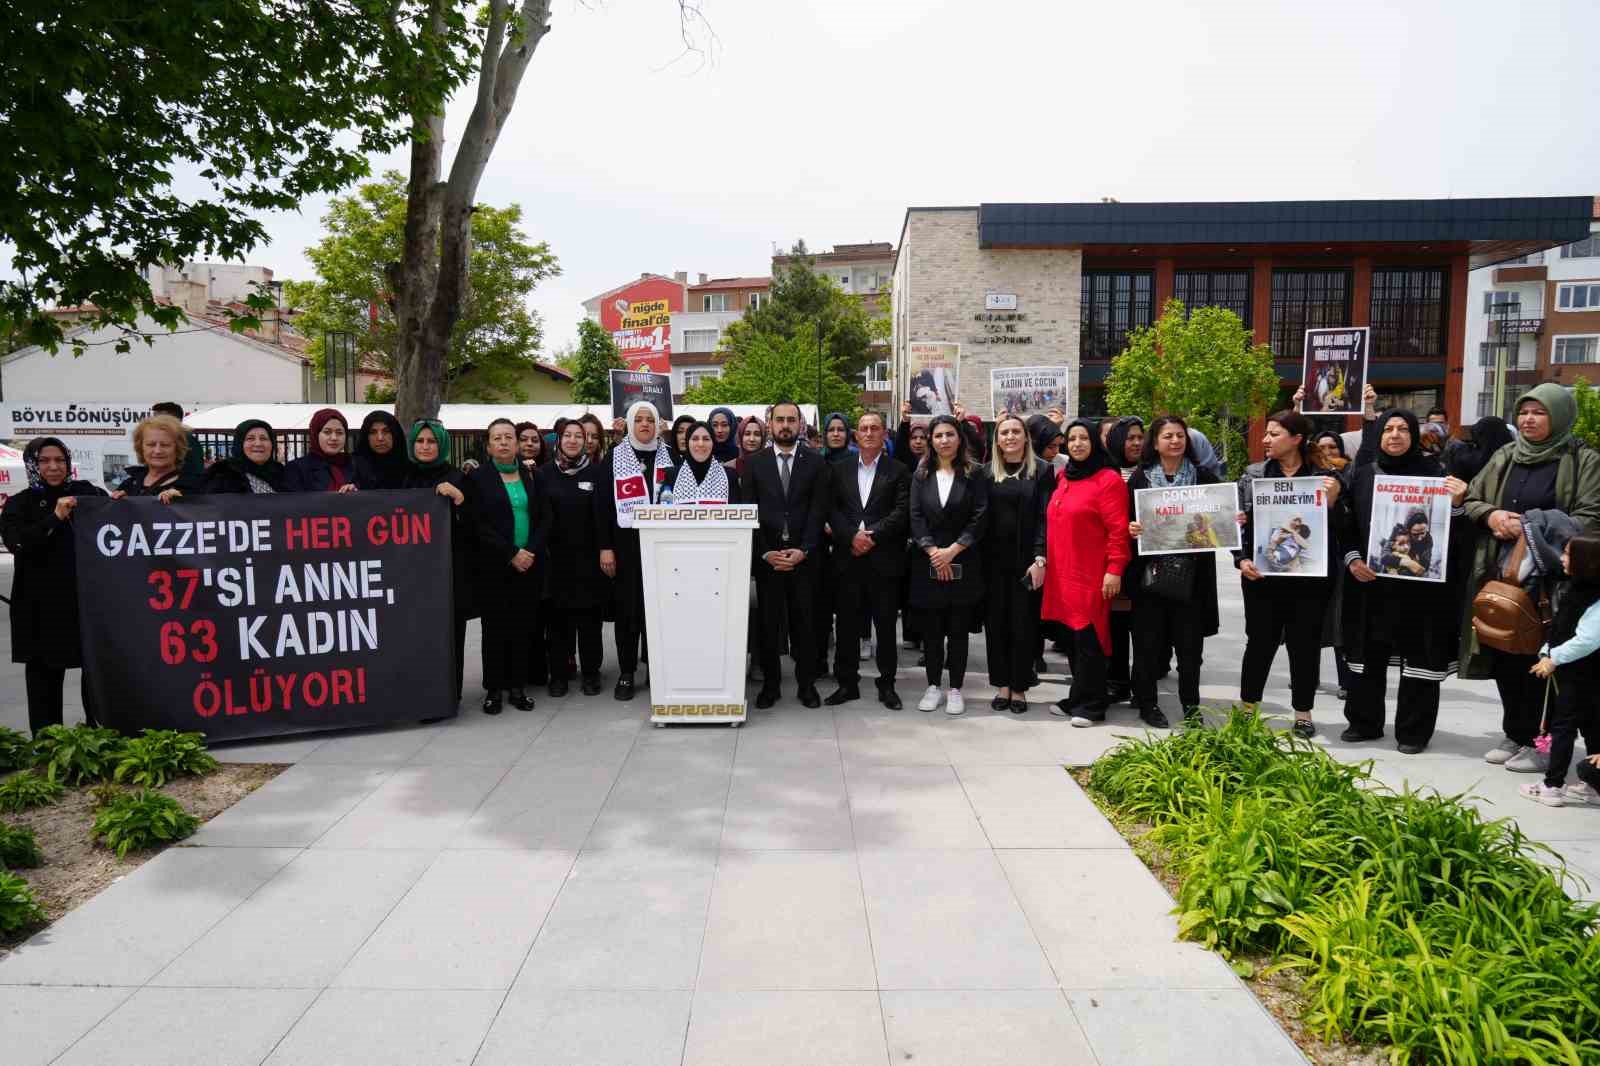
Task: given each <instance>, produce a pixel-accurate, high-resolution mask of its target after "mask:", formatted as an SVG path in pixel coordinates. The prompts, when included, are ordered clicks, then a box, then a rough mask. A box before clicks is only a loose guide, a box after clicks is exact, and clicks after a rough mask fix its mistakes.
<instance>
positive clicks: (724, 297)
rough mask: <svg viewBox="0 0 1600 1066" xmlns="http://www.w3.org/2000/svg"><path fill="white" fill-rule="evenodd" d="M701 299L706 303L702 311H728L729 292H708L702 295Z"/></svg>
mask: <svg viewBox="0 0 1600 1066" xmlns="http://www.w3.org/2000/svg"><path fill="white" fill-rule="evenodd" d="M701 300H702V301H703V302H704V304H705V306H703V307H702V308H701V310H702V311H726V310H727V309H728V294H727V293H725V292H708V293H705V294H704V295H703V296H702V297H701Z"/></svg>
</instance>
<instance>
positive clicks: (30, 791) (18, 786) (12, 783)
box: [0, 770, 66, 812]
mask: <svg viewBox="0 0 1600 1066" xmlns="http://www.w3.org/2000/svg"><path fill="white" fill-rule="evenodd" d="M65 791H66V789H65V788H63V787H62V785H61V782H59V781H52V780H50V779H49V778H48V777H46V776H44V775H43V774H41V773H39V772H38V771H36V770H27V771H24V772H23V773H20V774H12V775H11V776H10V777H8V778H6V779H5V780H4V781H0V811H12V812H15V811H26V810H29V809H30V808H33V807H43V806H44V805H45V804H47V803H54V802H55V801H56V800H58V799H60V798H61V794H62V793H63V792H65Z"/></svg>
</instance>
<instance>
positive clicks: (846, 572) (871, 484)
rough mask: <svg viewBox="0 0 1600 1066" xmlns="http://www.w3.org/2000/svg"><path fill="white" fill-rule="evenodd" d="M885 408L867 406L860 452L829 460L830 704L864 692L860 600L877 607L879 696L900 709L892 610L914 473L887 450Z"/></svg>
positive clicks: (874, 613)
mask: <svg viewBox="0 0 1600 1066" xmlns="http://www.w3.org/2000/svg"><path fill="white" fill-rule="evenodd" d="M883 441H884V424H883V416H882V415H881V414H879V413H878V412H876V411H868V412H867V413H866V414H864V415H862V416H861V419H860V421H858V422H857V423H856V447H857V448H858V449H859V454H858V455H855V456H853V457H851V458H849V459H844V460H841V461H839V462H837V463H833V464H831V465H830V466H829V467H828V475H829V481H830V485H829V489H830V490H831V491H830V492H829V500H830V502H829V505H828V528H829V529H831V530H832V532H833V557H832V560H831V564H832V566H833V569H834V574H835V577H834V591H835V596H836V602H837V608H838V619H839V639H838V642H837V645H836V646H835V649H834V655H833V676H834V678H835V679H836V680H837V681H838V682H839V688H838V691H836V692H834V693H833V694H832V695H831V696H829V697H828V699H827V704H828V706H830V707H837V706H839V705H840V704H842V703H849V702H850V701H851V700H854V699H860V698H861V665H860V662H859V660H858V657H857V655H856V645H857V644H858V643H859V642H860V639H861V636H862V634H861V606H862V603H863V602H865V603H866V605H867V609H868V610H869V611H870V612H871V614H872V628H873V630H874V631H875V632H876V633H877V634H878V649H877V657H878V702H879V703H882V704H883V705H884V706H886V707H888V708H889V709H890V710H896V711H897V710H899V709H900V697H899V696H898V695H897V694H896V693H895V690H894V674H895V670H896V668H897V667H898V665H899V652H898V650H897V646H896V644H895V639H894V618H895V614H896V612H897V611H898V610H899V607H900V578H901V576H902V575H903V574H904V573H905V568H906V534H907V532H908V531H909V530H910V528H911V505H910V502H909V501H910V495H909V487H910V484H911V476H910V473H909V472H908V471H907V470H906V468H905V467H904V466H903V465H901V464H900V463H897V462H895V461H894V460H893V459H891V458H889V457H888V456H887V455H885V454H884V452H883Z"/></svg>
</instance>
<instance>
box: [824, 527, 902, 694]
mask: <svg viewBox="0 0 1600 1066" xmlns="http://www.w3.org/2000/svg"><path fill="white" fill-rule="evenodd" d="M834 590H835V599H834V604H835V607H836V609H837V612H838V626H839V639H838V641H837V642H836V643H835V645H834V649H833V677H834V680H836V681H838V682H839V687H840V688H856V687H858V686H859V685H860V684H861V653H860V645H861V639H862V637H864V636H865V635H866V634H867V629H866V628H865V627H864V626H863V625H862V619H863V617H865V618H866V619H867V620H869V621H870V622H871V625H872V632H875V633H877V635H878V650H877V665H878V687H879V688H893V687H894V675H895V671H896V670H898V669H899V668H900V649H899V647H898V646H897V645H896V644H895V639H894V619H895V614H896V612H898V611H899V609H900V576H899V575H898V574H896V575H894V576H892V577H883V576H882V575H879V574H876V573H873V571H872V568H871V567H870V566H868V565H866V564H865V563H860V564H859V565H858V561H857V560H854V559H852V560H851V563H850V565H848V566H846V567H845V569H844V572H843V573H841V574H839V575H837V579H836V581H835V582H834Z"/></svg>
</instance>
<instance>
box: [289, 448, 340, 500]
mask: <svg viewBox="0 0 1600 1066" xmlns="http://www.w3.org/2000/svg"><path fill="white" fill-rule="evenodd" d="M344 479H345V481H347V482H350V483H354V482H355V479H356V471H355V467H353V466H351V465H350V462H349V460H346V461H345V465H344ZM332 490H333V469H332V464H330V463H329V462H328V460H326V459H324V458H323V457H322V456H320V455H318V454H316V453H315V452H307V453H306V454H305V455H302V456H301V457H300V458H298V459H291V460H290V461H289V463H288V464H287V465H286V466H285V467H284V468H283V491H284V492H331V491H332Z"/></svg>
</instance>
